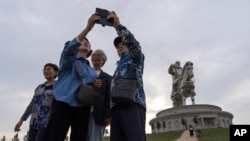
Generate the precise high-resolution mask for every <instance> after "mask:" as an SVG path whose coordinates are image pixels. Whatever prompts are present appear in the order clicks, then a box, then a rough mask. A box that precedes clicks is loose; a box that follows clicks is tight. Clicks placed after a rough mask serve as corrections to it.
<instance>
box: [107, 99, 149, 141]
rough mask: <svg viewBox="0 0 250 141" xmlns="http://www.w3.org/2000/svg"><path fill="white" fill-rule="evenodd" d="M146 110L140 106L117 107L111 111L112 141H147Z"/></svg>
mask: <svg viewBox="0 0 250 141" xmlns="http://www.w3.org/2000/svg"><path fill="white" fill-rule="evenodd" d="M145 119H146V111H145V109H144V108H143V107H142V106H140V105H138V104H133V105H116V106H114V107H113V108H112V109H111V126H110V129H111V133H110V141H146V133H145Z"/></svg>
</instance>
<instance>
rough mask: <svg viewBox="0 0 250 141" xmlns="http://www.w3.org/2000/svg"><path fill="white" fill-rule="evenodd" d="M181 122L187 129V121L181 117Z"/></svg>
mask: <svg viewBox="0 0 250 141" xmlns="http://www.w3.org/2000/svg"><path fill="white" fill-rule="evenodd" d="M181 124H182V125H183V127H184V128H185V129H187V121H186V120H185V119H183V118H181Z"/></svg>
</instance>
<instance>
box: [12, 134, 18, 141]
mask: <svg viewBox="0 0 250 141" xmlns="http://www.w3.org/2000/svg"><path fill="white" fill-rule="evenodd" d="M12 141H19V138H18V133H16V135H15V136H14V137H13V139H12Z"/></svg>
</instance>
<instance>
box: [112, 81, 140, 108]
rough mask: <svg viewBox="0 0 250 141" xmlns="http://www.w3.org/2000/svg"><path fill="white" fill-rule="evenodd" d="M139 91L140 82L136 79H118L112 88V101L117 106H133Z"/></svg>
mask: <svg viewBox="0 0 250 141" xmlns="http://www.w3.org/2000/svg"><path fill="white" fill-rule="evenodd" d="M137 91H138V82H137V80H134V79H118V80H117V81H116V82H115V85H114V87H113V88H112V92H111V97H112V101H113V102H114V103H117V104H132V103H134V102H135V95H136V92H137Z"/></svg>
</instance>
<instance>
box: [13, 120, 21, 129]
mask: <svg viewBox="0 0 250 141" xmlns="http://www.w3.org/2000/svg"><path fill="white" fill-rule="evenodd" d="M22 124H23V121H22V120H19V121H18V123H17V124H16V126H15V128H14V131H15V132H19V131H20V130H21V129H20V127H21V126H22Z"/></svg>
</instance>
